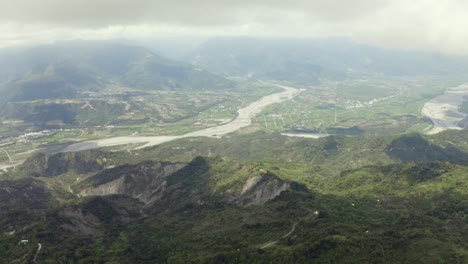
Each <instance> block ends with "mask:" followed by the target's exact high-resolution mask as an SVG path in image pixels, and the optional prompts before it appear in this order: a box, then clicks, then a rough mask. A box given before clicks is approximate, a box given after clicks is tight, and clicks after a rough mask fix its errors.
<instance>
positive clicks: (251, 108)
mask: <svg viewBox="0 0 468 264" xmlns="http://www.w3.org/2000/svg"><path fill="white" fill-rule="evenodd" d="M276 86H278V87H281V88H283V89H284V91H282V92H279V93H275V94H271V95H267V96H264V97H262V98H261V99H259V100H257V101H255V102H253V103H251V104H250V105H248V106H246V107H244V108H241V109H239V110H238V111H237V116H236V117H235V118H234V119H233V120H232V121H231V122H229V123H226V124H223V125H218V126H214V127H209V128H205V129H202V130H198V131H195V132H190V133H187V134H184V135H180V136H149V137H113V138H105V139H98V140H92V141H85V142H80V143H75V144H72V145H69V146H67V147H66V148H65V149H64V150H63V152H76V151H81V150H87V149H95V148H100V147H110V146H117V145H124V144H135V143H146V144H144V145H143V146H141V147H140V148H145V147H150V146H156V145H159V144H162V143H167V142H170V141H173V140H176V139H181V138H189V137H216V138H220V137H222V136H224V135H226V134H229V133H232V132H234V131H236V130H238V129H241V128H243V127H247V126H249V125H251V124H252V118H253V117H255V115H257V114H258V113H260V112H261V111H262V110H263V109H265V107H267V106H269V105H272V104H276V103H280V102H283V101H287V100H290V99H292V98H294V97H295V96H297V95H298V94H299V93H300V92H301V90H299V89H297V88H293V87H287V86H283V85H276Z"/></svg>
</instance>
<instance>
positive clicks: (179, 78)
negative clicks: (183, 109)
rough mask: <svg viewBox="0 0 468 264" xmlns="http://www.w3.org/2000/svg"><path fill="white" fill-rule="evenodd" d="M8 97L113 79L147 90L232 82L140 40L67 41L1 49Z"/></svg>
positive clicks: (57, 92)
mask: <svg viewBox="0 0 468 264" xmlns="http://www.w3.org/2000/svg"><path fill="white" fill-rule="evenodd" d="M0 72H1V73H0V94H1V97H2V100H1V101H3V102H5V101H22V100H35V99H47V98H52V99H53V98H70V97H75V96H78V95H79V94H80V93H82V92H85V91H99V90H102V89H104V88H106V87H107V86H108V85H110V84H113V85H121V86H126V87H130V88H135V89H144V90H175V89H194V90H198V89H203V90H210V89H213V90H216V89H226V88H230V87H232V85H233V84H232V82H230V81H229V80H227V79H225V78H222V77H219V76H217V75H215V74H212V73H210V72H207V71H206V70H204V69H202V68H200V67H197V66H192V65H189V64H186V63H182V62H176V61H172V60H169V59H166V58H163V57H160V56H158V55H156V54H154V53H153V52H151V51H149V50H147V49H145V48H141V47H135V46H127V45H122V44H114V43H108V42H70V43H68V42H66V43H59V44H51V45H43V46H38V47H33V48H28V49H23V50H9V51H3V52H0Z"/></svg>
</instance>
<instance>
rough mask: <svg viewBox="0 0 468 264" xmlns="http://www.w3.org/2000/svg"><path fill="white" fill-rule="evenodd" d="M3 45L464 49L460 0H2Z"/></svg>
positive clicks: (466, 34)
mask: <svg viewBox="0 0 468 264" xmlns="http://www.w3.org/2000/svg"><path fill="white" fill-rule="evenodd" d="M1 6H2V8H1V9H0V21H1V25H0V43H1V44H0V46H3V47H5V46H17V45H24V44H36V43H49V42H54V41H58V40H70V39H86V40H89V39H93V40H94V39H128V40H144V41H147V40H152V39H161V38H168V37H192V38H193V37H196V38H200V39H208V38H211V37H215V36H255V37H259V36H269V37H271V36H274V37H300V38H308V37H321V38H328V37H347V38H351V39H353V40H354V41H357V42H361V43H366V44H371V45H377V46H382V47H390V48H402V49H413V50H422V51H436V52H442V53H446V54H462V55H466V54H468V47H466V45H465V44H464V43H466V42H467V41H468V31H466V30H465V29H464V27H463V25H466V24H468V17H467V16H466V14H467V13H468V3H467V2H466V1H462V0H442V1H440V0H439V1H437V0H415V1H404V0H392V1H390V0H356V1H342V0H298V1H294V2H292V3H291V1H279V0H273V1H271V0H268V1H267V0H254V1H246V0H241V1H226V0H202V1H188V0H175V1H171V2H168V1H161V0H156V1H150V0H137V1H126V0H102V1H92V0H82V1H77V0H73V1H60V0H41V1H38V0H18V1H7V0H3V1H2V3H1Z"/></svg>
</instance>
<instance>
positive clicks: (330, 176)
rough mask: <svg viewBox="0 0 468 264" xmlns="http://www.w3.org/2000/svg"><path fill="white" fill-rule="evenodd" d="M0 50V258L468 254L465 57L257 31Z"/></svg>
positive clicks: (357, 259)
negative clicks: (174, 55) (172, 41)
mask: <svg viewBox="0 0 468 264" xmlns="http://www.w3.org/2000/svg"><path fill="white" fill-rule="evenodd" d="M5 54H7V55H2V53H1V52H0V164H1V165H0V262H2V263H3V262H5V263H15V262H17V263H31V262H33V263H77V264H78V263H421V262H423V263H465V262H466V261H467V260H468V251H467V248H468V240H467V239H466V238H467V237H468V230H467V228H466V227H467V226H468V225H467V218H466V212H467V210H468V208H467V200H468V191H467V190H468V186H467V184H468V181H466V175H468V130H466V127H467V126H468V125H467V124H466V123H467V122H466V115H467V114H468V110H467V109H468V103H467V102H466V101H465V99H466V98H464V97H465V93H466V85H461V84H462V83H466V81H467V80H468V74H467V72H468V60H467V61H466V62H465V61H464V60H458V59H454V58H452V57H449V56H447V57H444V56H433V55H430V54H426V53H411V52H406V51H398V50H385V49H380V48H373V47H367V46H365V45H361V44H356V43H350V42H347V41H337V40H333V39H332V40H298V39H285V40H281V39H280V40H275V39H268V38H265V39H263V38H262V39H251V38H246V39H243V38H239V39H229V38H228V39H223V38H220V39H213V40H209V41H207V42H205V43H202V44H201V45H200V46H198V47H197V48H195V49H193V50H192V51H191V52H190V53H189V54H187V55H186V57H183V56H181V57H182V60H181V61H177V60H172V59H167V58H165V57H163V56H160V55H158V54H157V53H155V52H153V51H151V50H149V49H147V48H143V47H135V46H126V45H123V44H115V43H107V42H94V43H93V42H87V43H81V42H71V43H66V44H63V43H62V44H60V43H59V44H50V45H43V46H38V47H36V48H33V49H25V50H23V51H21V52H18V54H16V53H14V52H8V53H5ZM42 54H46V56H42ZM2 56H3V57H2ZM5 56H6V57H5ZM10 65H15V67H10ZM440 65H444V67H445V68H444V69H441V67H440ZM2 69H3V70H2ZM460 85H461V86H460ZM449 87H458V88H449ZM26 241H27V242H26Z"/></svg>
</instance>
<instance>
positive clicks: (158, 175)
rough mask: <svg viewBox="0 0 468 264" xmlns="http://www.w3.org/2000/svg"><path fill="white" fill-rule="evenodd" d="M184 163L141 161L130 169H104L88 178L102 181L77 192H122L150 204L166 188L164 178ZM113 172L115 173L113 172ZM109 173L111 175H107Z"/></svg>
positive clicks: (97, 193) (82, 193) (86, 193)
mask: <svg viewBox="0 0 468 264" xmlns="http://www.w3.org/2000/svg"><path fill="white" fill-rule="evenodd" d="M185 166H186V164H184V163H165V162H152V161H148V162H143V163H140V164H138V165H136V166H134V167H132V168H131V169H119V168H116V170H115V171H113V170H110V171H106V172H105V174H97V175H96V176H94V177H92V178H91V179H90V180H91V181H92V180H93V178H94V179H100V178H106V177H107V178H110V179H109V180H101V181H102V183H100V184H98V185H95V186H93V187H90V188H85V189H83V190H81V192H80V193H79V194H80V195H81V196H104V195H111V194H122V195H127V196H129V197H132V198H137V199H139V200H140V201H142V202H143V203H145V204H151V203H153V202H155V201H156V200H158V194H159V193H161V190H164V189H165V188H166V185H167V182H166V178H167V177H168V176H169V175H171V174H173V173H175V172H177V171H178V170H180V169H182V168H183V167H185ZM114 173H115V174H114ZM109 175H111V177H109Z"/></svg>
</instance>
